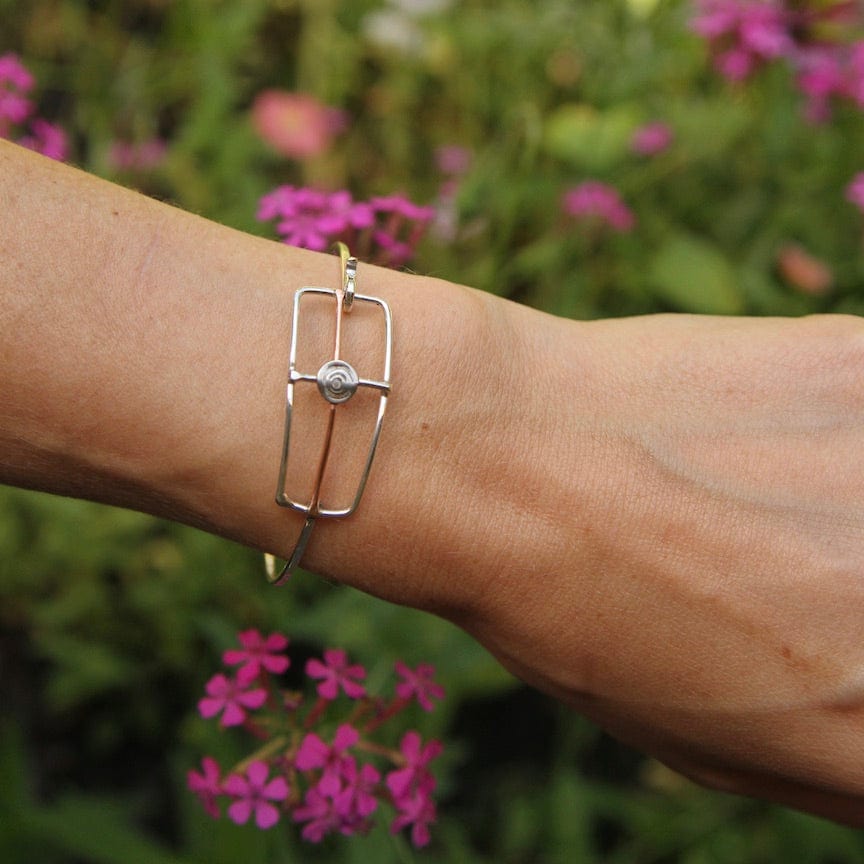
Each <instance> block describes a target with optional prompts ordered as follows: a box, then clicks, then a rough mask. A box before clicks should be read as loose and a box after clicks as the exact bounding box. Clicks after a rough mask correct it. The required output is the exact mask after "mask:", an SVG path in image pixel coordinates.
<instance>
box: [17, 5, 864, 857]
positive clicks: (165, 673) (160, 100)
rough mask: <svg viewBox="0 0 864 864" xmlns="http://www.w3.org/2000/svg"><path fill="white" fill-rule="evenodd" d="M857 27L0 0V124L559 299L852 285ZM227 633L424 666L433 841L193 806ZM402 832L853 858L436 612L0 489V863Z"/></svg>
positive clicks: (791, 14) (228, 199)
mask: <svg viewBox="0 0 864 864" xmlns="http://www.w3.org/2000/svg"><path fill="white" fill-rule="evenodd" d="M861 25H862V10H861V5H860V4H859V3H857V2H836V0H797V2H796V0H786V2H781V0H777V2H774V0H707V2H685V0H595V2H589V0H452V2H449V0H242V2H241V0H0V58H2V59H0V135H2V137H7V138H11V139H13V140H16V141H19V142H21V143H24V144H25V145H27V146H31V147H33V148H35V149H39V150H42V151H43V152H46V153H48V154H49V155H51V156H54V157H56V158H63V159H66V160H67V161H69V162H71V163H73V164H76V165H79V166H80V167H82V168H84V169H86V170H88V171H92V172H94V173H96V174H99V175H101V176H103V177H106V178H109V179H111V180H115V181H118V182H121V183H124V184H127V185H130V186H134V187H136V188H138V189H140V190H142V191H143V192H145V193H146V194H149V195H153V196H156V197H159V198H161V199H164V200H168V201H171V202H173V203H176V204H177V205H178V206H180V207H183V208H186V209H189V210H192V211H194V212H197V213H200V214H202V215H204V216H206V217H208V218H211V219H214V220H217V221H220V222H223V223H226V224H228V225H232V226H234V227H236V228H239V229H242V230H246V231H250V232H254V233H258V234H261V235H263V236H268V237H273V238H274V239H276V238H277V237H281V238H283V239H286V240H288V241H290V242H296V243H300V244H302V245H309V246H312V247H313V248H314V247H316V246H318V247H320V246H321V245H322V244H323V245H326V244H327V243H329V242H330V241H332V240H333V239H335V238H336V237H347V238H350V239H351V240H352V242H353V243H354V244H355V246H356V247H357V248H358V251H360V253H361V257H364V258H366V259H367V260H368V259H372V260H377V261H381V262H382V263H389V264H391V265H394V266H408V267H410V268H412V269H415V270H417V271H420V272H424V273H433V274H435V275H438V276H441V277H443V278H447V279H452V280H454V281H458V282H461V283H465V284H470V285H474V286H476V287H480V288H484V289H486V290H489V291H493V292H495V293H498V294H501V295H504V296H507V297H511V298H513V299H515V300H518V301H519V302H523V303H528V304H531V305H535V306H538V307H541V308H543V309H546V310H548V311H550V312H553V313H555V314H559V315H567V316H573V317H580V318H592V317H601V316H618V315H632V314H644V313H650V312H656V311H679V312H699V313H708V314H752V315H803V314H807V313H811V312H825V311H834V312H847V313H852V314H862V313H864V254H862V238H864V212H862V211H864V173H862V172H864V42H862V41H860V40H862V39H864V31H862V28H861ZM0 207H2V201H0ZM442 578H447V574H443V576H442ZM249 629H257V630H259V631H260V632H261V633H264V634H270V633H275V632H281V633H284V634H285V635H286V636H288V637H289V638H290V640H291V643H290V651H291V656H292V670H294V671H298V672H299V670H302V668H303V663H304V661H305V660H306V659H308V658H311V657H318V656H320V655H321V653H322V651H324V649H326V648H331V647H339V648H342V649H344V650H346V651H347V652H348V654H349V655H350V657H351V658H352V659H355V660H356V661H357V662H360V663H362V664H363V665H364V666H365V668H366V669H367V670H368V677H367V679H366V683H367V686H368V688H369V690H370V691H373V690H374V689H375V688H376V687H377V688H383V687H384V686H385V682H386V680H388V676H392V670H393V666H394V663H395V662H397V661H404V662H405V663H407V664H410V665H412V666H416V665H417V664H421V663H433V664H434V665H435V668H436V679H437V681H438V682H439V683H440V684H441V685H443V687H444V688H445V690H446V697H445V698H444V699H443V700H442V701H441V702H440V704H438V705H437V707H436V710H435V711H434V712H432V713H428V714H427V712H425V711H422V710H420V708H419V707H418V706H411V707H409V708H408V709H406V715H405V716H407V719H408V720H409V725H411V726H416V728H418V729H420V730H421V732H422V735H423V736H424V739H426V738H431V737H434V738H437V739H439V740H441V741H442V742H443V744H444V747H443V752H442V753H441V755H440V756H439V757H437V759H436V765H435V769H434V773H435V776H436V777H437V790H436V797H437V801H438V817H437V821H436V822H435V823H434V824H433V825H431V841H430V842H429V843H428V845H425V847H424V848H422V849H419V850H417V849H415V848H414V846H415V845H416V844H412V841H411V837H410V836H409V835H408V834H407V833H405V832H402V833H398V834H396V835H393V834H392V833H391V832H390V830H389V823H388V819H387V818H383V819H382V820H380V822H379V823H378V824H376V826H375V827H374V828H373V829H372V830H371V831H370V832H369V834H368V836H364V837H343V836H340V835H339V834H338V833H336V834H335V835H334V836H327V837H324V838H323V841H322V842H309V840H304V839H302V838H301V836H300V829H299V826H295V825H292V824H291V822H290V820H283V821H282V822H280V823H279V824H278V825H276V826H275V827H274V828H271V829H268V830H259V829H258V828H256V827H255V826H254V825H252V824H246V825H237V824H234V822H232V821H231V819H228V818H223V819H221V820H219V821H214V820H212V819H211V818H210V816H209V815H208V814H207V812H205V808H203V807H202V806H201V804H200V802H199V800H198V799H197V798H196V796H195V795H193V794H192V793H191V792H190V791H189V790H188V789H187V772H188V771H189V770H190V769H192V768H198V767H199V766H200V764H201V758H202V756H203V755H205V754H216V755H217V756H218V758H219V759H220V761H221V762H222V763H223V764H225V765H230V764H231V763H232V760H233V761H236V760H238V759H240V758H242V757H243V756H244V755H246V753H247V752H248V746H247V748H246V750H244V749H243V747H244V746H245V745H247V744H248V742H244V741H243V740H242V736H239V737H238V735H236V734H233V733H236V731H237V730H231V729H228V730H224V729H221V728H220V727H219V726H218V725H216V724H214V723H213V722H207V721H205V720H204V719H203V718H202V717H201V716H199V713H198V710H197V706H198V701H199V699H200V698H201V697H202V696H203V695H204V687H205V684H206V683H207V682H208V681H209V680H210V679H211V677H212V676H213V674H214V672H216V671H217V670H218V668H219V665H220V657H221V655H222V652H223V651H224V650H225V649H227V648H231V647H233V646H236V645H237V633H238V631H248V630H249ZM706 635H708V634H706ZM292 686H299V685H298V684H297V683H296V682H295V683H294V684H292ZM405 728H407V727H405ZM782 734H783V732H782V730H780V729H778V735H782ZM391 816H392V814H391ZM413 860H418V861H428V862H489V864H493V862H494V864H547V862H548V864H558V862H567V864H583V862H584V864H595V862H608V864H703V862H704V864H727V862H728V864H762V862H765V864H767V862H778V864H779V862H784V864H788V862H791V864H846V862H852V864H854V862H864V836H862V834H861V833H860V832H854V831H851V830H847V829H843V828H840V827H837V826H834V825H831V824H829V823H827V822H824V821H820V820H816V819H812V818H809V817H805V816H802V815H800V814H797V813H793V812H791V811H789V810H785V809H782V808H777V807H772V806H769V805H765V804H763V803H759V802H754V801H747V800H740V799H735V798H731V797H727V796H723V795H719V794H714V793H710V792H707V791H704V790H700V789H698V788H696V787H694V786H693V785H691V784H689V783H688V782H686V781H685V780H683V779H681V778H679V777H678V776H676V775H674V774H673V773H671V772H670V771H668V770H666V769H665V768H663V767H662V766H661V765H659V764H657V763H656V762H654V761H652V760H649V759H647V758H645V757H643V756H641V755H640V754H637V753H634V752H631V751H629V750H627V749H625V748H623V747H621V746H619V745H617V744H616V743H615V742H613V741H611V740H610V739H608V738H607V737H606V736H604V735H603V734H601V733H600V732H599V731H598V730H597V729H596V728H595V727H593V726H591V725H590V724H588V723H587V722H584V721H582V720H581V719H579V718H578V717H575V716H574V715H572V714H570V713H569V712H567V711H565V710H564V709H562V708H561V707H559V706H557V705H556V704H554V703H553V702H551V701H550V700H547V699H546V698H545V697H542V696H540V695H538V694H536V693H534V692H532V691H530V690H528V689H526V688H524V687H522V686H521V685H520V684H519V683H518V682H516V681H514V680H513V679H512V678H510V677H509V676H508V675H507V674H505V673H504V672H503V671H502V670H501V669H500V668H499V667H498V666H497V665H496V664H495V663H494V662H493V661H492V660H491V659H490V658H489V657H488V655H487V654H486V653H485V652H484V651H483V650H482V649H480V648H479V647H477V646H476V645H475V644H474V643H473V642H472V641H471V640H470V639H468V638H467V637H466V636H464V635H463V634H461V633H460V632H458V631H456V630H455V629H454V628H452V627H451V626H449V625H447V624H445V623H442V622H440V621H438V620H435V619H432V618H430V617H426V616H423V615H420V614H419V613H415V612H412V611H410V610H404V609H399V608H394V607H392V606H389V605H387V604H384V603H381V602H379V601H375V600H371V599H369V598H366V597H364V596H362V595H360V594H358V593H356V592H352V591H348V590H343V589H341V588H339V587H336V586H333V585H329V584H325V583H322V582H320V581H318V580H316V579H315V578H314V577H311V576H308V575H301V576H300V577H298V578H295V579H294V580H293V582H292V583H291V584H290V587H289V588H288V589H285V590H274V589H272V588H269V587H268V586H267V585H266V584H265V580H264V577H263V573H262V568H261V561H260V557H259V556H258V555H257V554H255V553H253V552H251V551H249V550H246V549H242V548H238V547H237V546H234V545H232V544H230V543H227V542H224V541H221V540H218V539H215V538H212V537H209V536H206V535H203V534H201V533H199V532H196V531H194V530H192V529H188V528H184V527H181V526H177V525H172V524H167V523H163V522H159V521H156V520H154V519H152V518H149V517H145V516H142V515H139V514H135V513H128V512H123V511H118V510H113V509H109V508H105V507H101V506H96V505H91V504H87V503H81V502H76V501H70V500H64V499H58V498H53V497H50V496H45V495H39V494H33V493H28V492H22V491H19V490H13V489H6V488H2V489H0V861H2V862H4V864H25V862H26V864H77V862H86V864H91V862H93V864H236V862H247V864H258V862H261V864H269V862H300V861H303V862H305V861H321V862H332V864H349V862H385V864H386V862H407V861H413Z"/></svg>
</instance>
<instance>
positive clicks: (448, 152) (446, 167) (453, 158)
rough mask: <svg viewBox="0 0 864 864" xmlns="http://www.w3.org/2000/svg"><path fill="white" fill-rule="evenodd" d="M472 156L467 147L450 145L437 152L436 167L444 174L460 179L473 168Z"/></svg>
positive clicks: (440, 148)
mask: <svg viewBox="0 0 864 864" xmlns="http://www.w3.org/2000/svg"><path fill="white" fill-rule="evenodd" d="M471 159H472V154H471V151H470V150H469V149H468V148H467V147H459V146H457V145H455V144H449V145H447V146H446V147H439V148H438V149H437V150H436V151H435V165H436V167H437V168H438V170H439V171H440V172H441V173H442V174H446V175H447V176H449V177H459V176H461V175H462V174H465V173H466V172H467V171H468V169H469V168H470V167H471Z"/></svg>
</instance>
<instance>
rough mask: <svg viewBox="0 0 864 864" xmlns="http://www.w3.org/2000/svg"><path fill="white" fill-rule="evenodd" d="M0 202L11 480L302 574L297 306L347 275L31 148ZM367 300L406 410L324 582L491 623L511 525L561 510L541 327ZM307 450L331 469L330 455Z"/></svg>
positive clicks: (391, 276) (509, 310) (491, 308)
mask: <svg viewBox="0 0 864 864" xmlns="http://www.w3.org/2000/svg"><path fill="white" fill-rule="evenodd" d="M0 198H2V201H3V218H2V222H0V231H2V234H0V253H2V259H3V262H4V265H3V268H2V271H0V274H2V275H0V280H2V291H0V321H2V328H3V331H4V333H6V334H7V336H6V338H4V340H3V343H4V344H3V347H2V355H0V357H2V368H0V375H2V380H3V381H4V382H5V383H4V391H5V392H4V398H3V403H2V408H0V464H2V479H3V480H4V481H6V482H9V483H13V484H18V485H23V486H30V487H35V488H41V489H47V490H50V491H54V492H59V493H61V494H70V495H76V496H81V497H87V498H93V499H96V500H103V501H107V502H110V503H115V504H120V505H124V506H129V507H135V508H138V509H143V510H146V511H149V512H153V513H156V514H158V515H161V516H167V517H170V518H176V519H180V520H182V521H186V522H189V523H191V524H195V525H198V526H201V527H203V528H205V529H207V530H210V531H214V532H216V533H220V534H223V535H225V536H228V537H231V538H234V539H236V540H239V541H241V542H243V543H247V544H250V545H253V546H256V547H258V548H261V549H268V550H273V551H276V552H282V553H285V552H287V551H288V550H289V549H290V547H291V544H292V543H293V540H294V539H295V537H296V534H297V532H298V531H299V526H300V524H301V522H302V520H301V517H299V515H298V514H294V513H292V512H290V511H287V510H285V509H283V508H279V507H277V506H276V505H275V503H274V492H275V484H276V472H277V468H278V461H279V453H280V448H281V439H282V426H283V418H284V400H285V395H284V394H285V385H286V380H287V355H288V345H289V336H290V324H291V316H292V303H293V295H294V291H295V290H296V289H297V288H299V287H301V286H303V285H323V286H331V287H332V286H334V285H335V284H336V281H337V279H338V264H337V260H336V259H334V258H333V257H332V256H325V255H317V254H314V253H307V252H304V251H301V250H297V249H292V248H288V247H285V246H283V245H281V244H277V243H271V242H268V241H263V240H260V239H256V238H253V237H250V236H248V235H245V234H241V233H239V232H235V231H232V230H230V229H227V228H224V227H222V226H218V225H215V224H213V223H210V222H207V221H206V220H203V219H199V218H197V217H195V216H192V215H190V214H187V213H184V212H182V211H180V210H177V209H175V208H171V207H168V206H166V205H164V204H160V203H158V202H155V201H152V200H149V199H147V198H144V197H143V196H140V195H137V194H136V193H133V192H129V191H126V190H122V189H119V188H118V187H116V186H113V185H110V184H106V183H103V182H101V181H98V180H96V179H95V178H92V177H90V176H88V175H85V174H82V173H80V172H76V171H73V170H71V169H69V168H67V167H65V166H60V165H54V164H53V163H51V164H49V163H46V161H45V160H42V159H38V158H36V157H33V156H32V155H31V154H29V153H25V152H24V151H21V150H19V149H18V148H14V147H12V146H11V145H3V147H2V149H0ZM358 278H359V290H360V291H361V292H367V293H372V294H377V295H380V296H382V297H384V298H385V299H387V300H388V302H389V303H390V304H391V306H392V309H393V316H394V321H395V344H394V358H393V396H392V398H391V400H390V405H389V407H388V414H387V417H386V420H385V426H384V431H383V434H382V438H381V442H380V445H379V449H378V453H377V456H376V459H375V462H374V464H373V468H372V476H371V479H370V481H369V483H368V486H367V491H366V493H365V497H364V499H363V501H362V504H361V506H360V508H359V510H358V512H357V513H356V514H355V515H354V516H353V517H351V518H350V519H347V520H339V521H334V522H327V521H326V520H321V521H320V522H319V526H318V527H316V531H315V533H314V535H313V540H312V542H311V544H310V546H309V549H308V554H307V557H306V564H307V565H308V566H310V567H311V568H314V569H316V570H318V571H319V572H322V573H325V574H327V575H328V576H331V577H334V578H337V579H340V580H343V581H348V582H350V583H353V584H356V585H359V586H361V587H363V588H364V589H366V590H369V591H372V592H374V593H377V594H381V595H383V596H386V597H388V598H390V599H396V600H403V601H406V602H411V603H414V604H416V605H422V606H426V607H439V608H448V607H453V606H460V605H470V604H471V603H472V602H474V600H475V599H476V598H475V597H474V596H473V595H474V592H475V591H476V590H478V586H479V585H480V584H481V583H482V582H483V581H484V580H485V578H486V576H485V574H487V573H489V572H490V571H494V569H495V567H496V566H497V564H498V561H497V559H498V556H499V555H500V557H501V561H506V560H507V559H508V558H509V557H510V556H511V551H512V550H508V549H507V541H506V540H502V532H501V531H500V530H499V529H501V528H506V527H507V526H506V524H505V525H502V519H503V520H505V522H506V520H510V521H511V522H512V521H513V519H514V516H515V517H517V518H518V519H521V518H522V516H523V514H522V512H521V510H520V508H522V507H524V508H525V511H526V512H527V511H529V510H531V509H533V508H534V507H536V498H537V494H538V492H539V491H540V490H537V489H534V488H532V487H531V485H530V479H531V478H530V476H529V473H528V471H527V463H528V462H530V460H531V459H533V458H535V457H534V456H533V455H532V454H533V453H534V452H536V451H537V449H538V447H537V443H536V441H535V442H532V441H530V440H529V437H530V436H531V435H532V434H534V433H535V432H536V429H533V428H531V426H530V425H526V423H525V421H526V418H531V416H532V406H531V405H530V404H525V402H524V400H525V397H526V393H530V392H534V391H535V390H536V387H537V384H536V382H535V381H533V379H536V378H537V375H536V374H535V370H534V366H533V365H532V364H534V363H535V362H536V358H535V357H534V356H533V351H529V350H528V345H527V341H526V337H525V336H523V335H521V334H520V332H519V331H518V328H514V327H513V326H512V325H511V322H510V318H511V317H512V316H513V315H514V314H519V315H529V316H530V314H531V313H528V312H527V311H526V310H519V311H518V312H516V311H515V309H516V307H511V305H510V304H505V303H503V302H501V301H495V300H493V299H492V298H487V297H486V296H485V295H481V294H478V293H476V292H472V291H469V290H468V289H464V288H460V287H457V286H453V285H450V284H448V283H443V282H440V281H436V280H431V279H425V278H420V277H415V276H408V275H405V274H400V273H396V272H393V271H388V270H381V269H377V268H373V267H369V266H366V265H363V264H361V269H360V273H359V277H358ZM530 329H531V328H529V331H530ZM321 336H322V338H325V337H324V334H321ZM528 382H532V383H530V386H526V384H527V383H528ZM502 409H505V410H502ZM347 410H348V409H346V412H347ZM344 416H349V417H350V413H346V414H345V415H344ZM343 442H344V439H343ZM297 446H299V447H301V448H305V450H304V452H308V455H309V458H310V459H314V458H316V456H317V452H318V451H317V448H318V447H319V446H320V442H319V441H303V440H301V441H298V442H297ZM340 446H341V445H340ZM357 446H358V447H362V446H364V445H363V444H362V443H358V445H357ZM523 475H524V476H523ZM520 487H521V488H520ZM532 499H535V500H534V502H533V503H532ZM513 528H514V532H513V534H514V536H513V537H512V539H511V540H510V542H512V543H513V544H514V545H517V544H520V543H522V538H521V537H520V536H519V535H520V534H521V533H522V527H520V528H519V529H518V530H517V529H516V526H515V525H514V526H513ZM503 536H504V537H506V536H508V535H507V534H506V532H504V533H503ZM490 555H491V556H494V557H493V560H489V557H490ZM475 580H476V581H475Z"/></svg>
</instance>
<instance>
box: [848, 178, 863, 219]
mask: <svg viewBox="0 0 864 864" xmlns="http://www.w3.org/2000/svg"><path fill="white" fill-rule="evenodd" d="M846 200H847V201H850V202H851V203H852V204H854V205H855V206H856V207H857V208H858V209H859V210H860V211H861V212H862V213H864V171H862V172H859V173H858V174H856V175H855V176H854V177H853V178H852V182H851V183H850V184H849V185H848V186H847V187H846Z"/></svg>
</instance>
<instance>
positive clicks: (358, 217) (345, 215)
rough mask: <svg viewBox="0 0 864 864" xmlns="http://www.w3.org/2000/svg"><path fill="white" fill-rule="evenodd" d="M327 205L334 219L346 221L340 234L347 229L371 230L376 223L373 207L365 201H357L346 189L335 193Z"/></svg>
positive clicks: (340, 229)
mask: <svg viewBox="0 0 864 864" xmlns="http://www.w3.org/2000/svg"><path fill="white" fill-rule="evenodd" d="M327 204H328V207H329V208H330V213H331V214H332V215H333V216H334V217H336V218H337V219H339V218H341V219H342V220H344V221H343V223H342V227H340V228H339V231H340V232H341V231H344V230H345V229H346V228H357V229H362V228H371V227H372V225H373V224H374V223H375V211H374V210H373V209H372V206H371V205H370V204H366V203H365V202H363V201H355V200H354V199H353V198H352V197H351V193H350V192H348V191H346V190H345V189H342V190H340V191H338V192H333V193H332V194H331V195H330V198H329V200H328V202H327Z"/></svg>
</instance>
